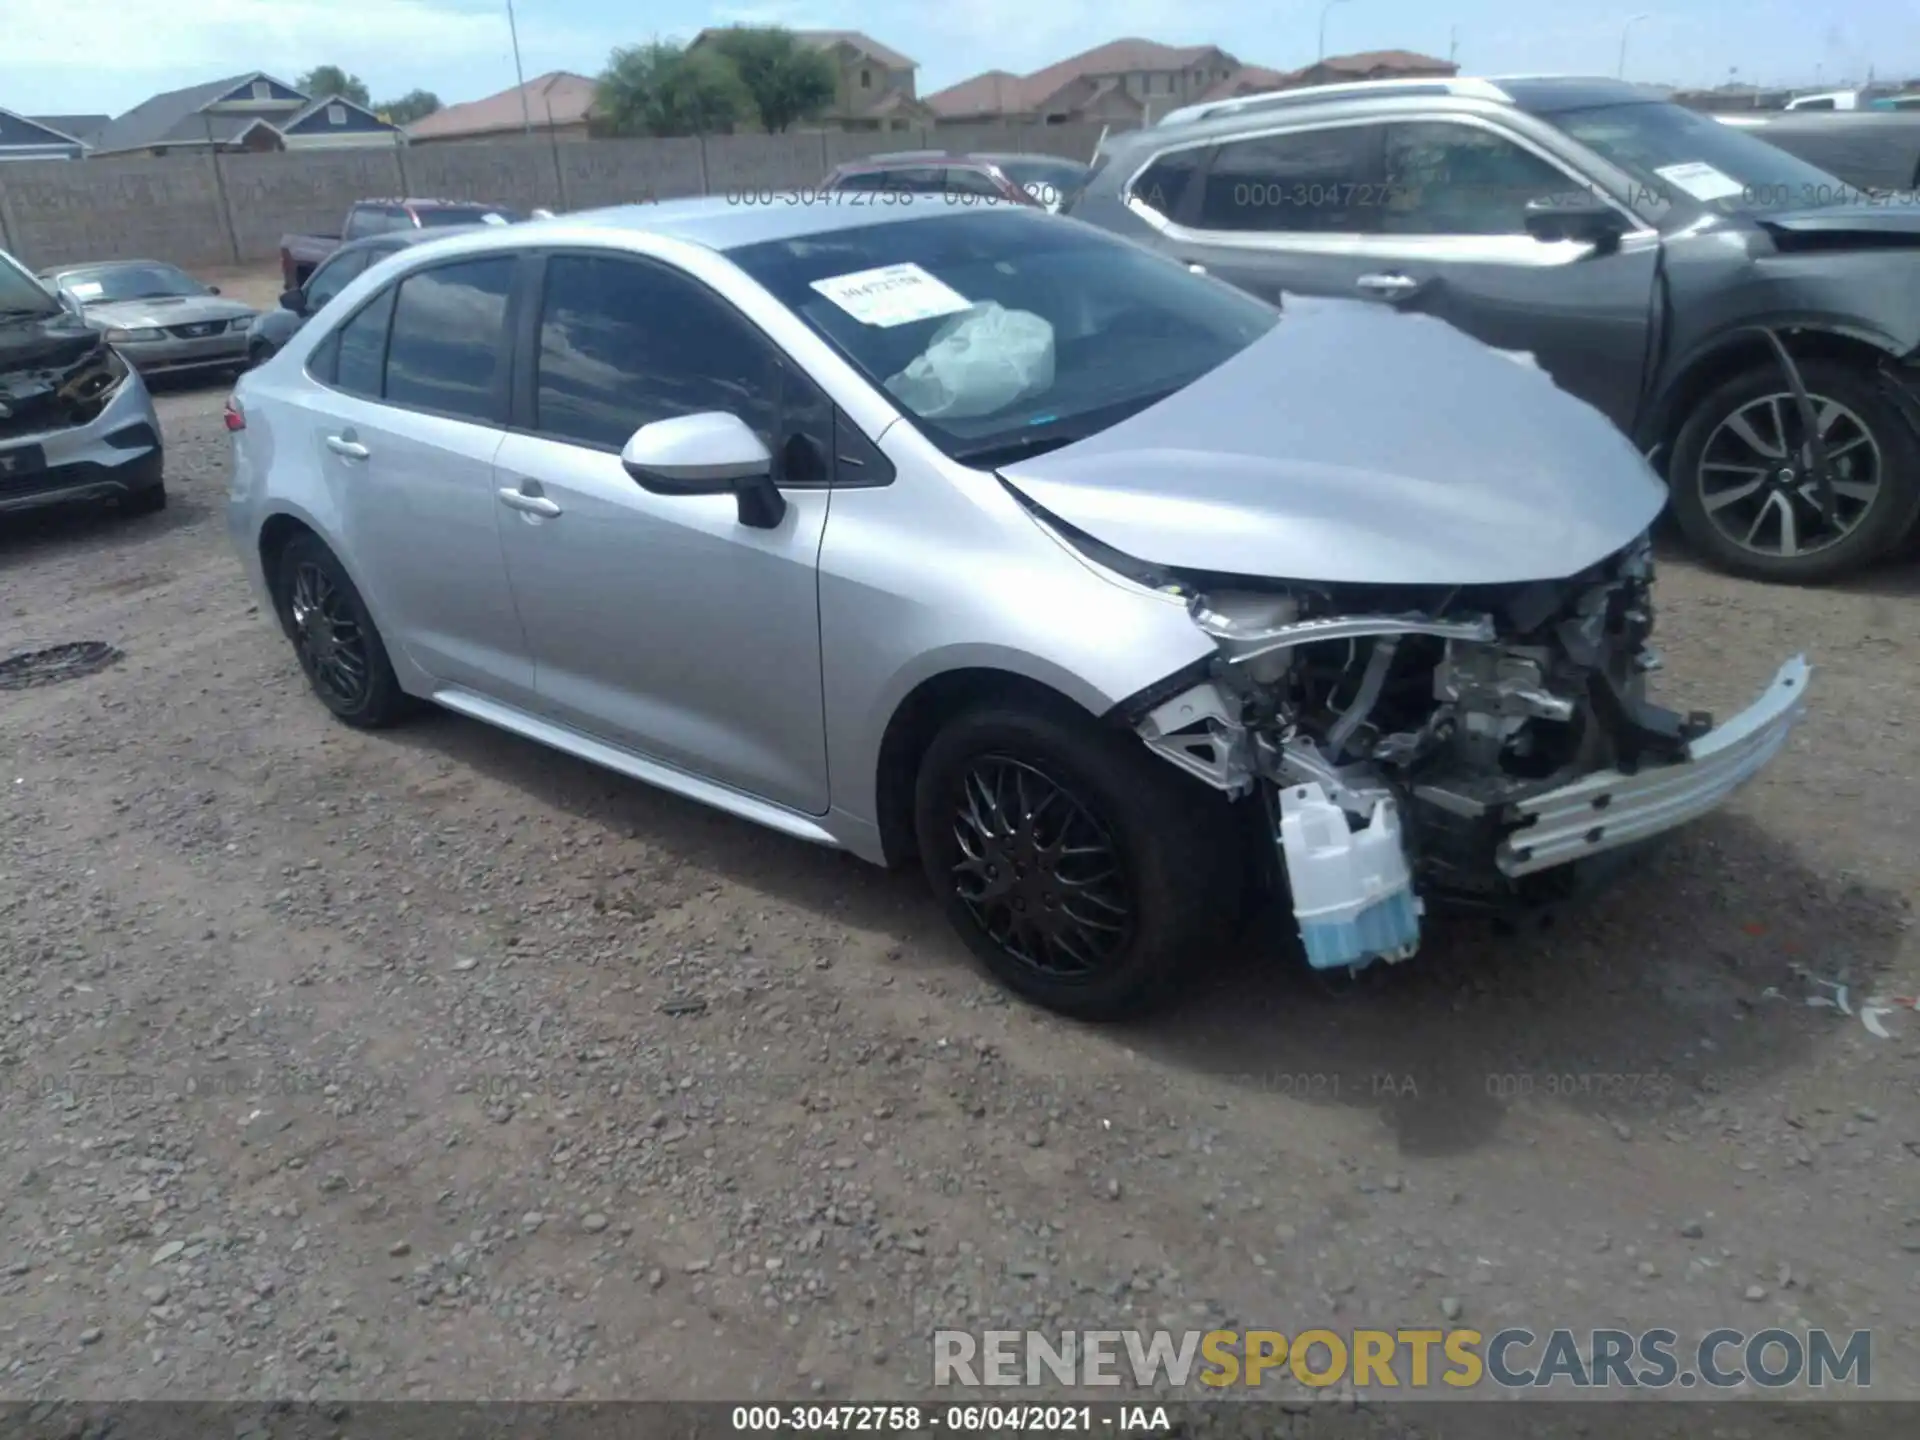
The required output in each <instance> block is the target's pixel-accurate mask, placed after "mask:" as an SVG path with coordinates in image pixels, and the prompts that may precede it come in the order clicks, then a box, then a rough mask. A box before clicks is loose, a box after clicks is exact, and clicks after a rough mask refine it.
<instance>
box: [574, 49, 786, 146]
mask: <svg viewBox="0 0 1920 1440" xmlns="http://www.w3.org/2000/svg"><path fill="white" fill-rule="evenodd" d="M594 109H595V111H596V112H597V114H598V118H599V120H600V123H601V124H603V125H604V126H606V128H607V129H608V130H610V131H611V132H612V133H614V134H615V135H656V136H667V135H703V134H706V133H708V132H710V131H715V130H726V129H727V128H729V127H730V126H731V125H733V124H734V122H735V121H737V120H739V119H740V118H741V117H742V116H743V115H747V114H750V113H752V110H753V100H752V97H751V96H749V95H748V94H747V91H746V87H745V86H744V85H742V84H741V83H740V76H739V75H738V73H737V72H735V70H734V68H733V66H732V64H731V63H730V62H729V61H728V60H727V59H726V58H725V57H724V56H722V55H720V54H718V53H716V52H713V51H709V50H706V49H704V48H702V49H699V50H689V49H687V48H686V47H685V46H684V45H677V44H674V43H673V42H672V41H664V40H655V41H652V42H650V43H648V44H645V45H628V46H623V47H622V48H620V49H618V50H615V51H614V52H613V54H612V55H611V56H610V57H609V59H608V61H607V68H606V70H605V71H603V72H602V73H601V76H600V80H599V84H598V87H597V88H596V91H595V94H594Z"/></svg>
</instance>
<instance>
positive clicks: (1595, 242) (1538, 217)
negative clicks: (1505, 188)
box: [1526, 191, 1627, 250]
mask: <svg viewBox="0 0 1920 1440" xmlns="http://www.w3.org/2000/svg"><path fill="white" fill-rule="evenodd" d="M1526 226H1527V233H1528V234H1529V235H1531V236H1532V237H1533V238H1534V239H1536V240H1541V241H1553V240H1578V241H1580V242H1582V243H1583V244H1587V245H1591V246H1593V247H1594V248H1595V249H1597V250H1611V249H1612V248H1613V247H1614V246H1616V245H1618V244H1619V243H1620V237H1621V236H1622V235H1624V234H1626V232H1627V220H1626V217H1625V216H1623V215H1622V214H1621V213H1620V212H1619V211H1618V210H1616V209H1614V208H1613V206H1611V205H1609V204H1608V203H1607V202H1606V201H1604V200H1602V199H1601V198H1600V197H1599V196H1598V195H1593V194H1589V193H1587V192H1585V191H1575V192H1573V193H1571V194H1567V195H1543V196H1541V197H1540V198H1539V199H1537V200H1529V201H1528V202H1527V208H1526Z"/></svg>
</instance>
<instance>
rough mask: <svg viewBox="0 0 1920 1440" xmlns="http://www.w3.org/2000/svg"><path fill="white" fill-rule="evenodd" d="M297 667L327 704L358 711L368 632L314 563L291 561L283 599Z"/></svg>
mask: <svg viewBox="0 0 1920 1440" xmlns="http://www.w3.org/2000/svg"><path fill="white" fill-rule="evenodd" d="M287 605H288V608H289V609H290V610H291V612H292V614H293V648H294V652H295V653H296V654H297V655H299V657H300V668H301V669H303V670H305V671H306V672H307V678H308V679H309V680H311V681H312V682H313V686H314V688H315V689H316V690H318V691H319V692H320V694H321V697H322V698H323V699H325V700H326V701H327V703H328V706H329V708H344V709H348V710H355V709H358V708H359V707H360V706H361V705H362V704H364V703H365V701H366V698H367V691H368V688H369V686H370V684H371V678H372V677H371V675H370V671H369V660H368V655H367V636H366V632H365V631H364V630H363V629H361V626H360V620H359V617H358V616H357V615H356V614H355V613H354V607H352V606H350V605H349V604H348V603H347V602H346V598H345V596H344V594H343V593H342V592H341V590H340V589H339V588H338V587H337V586H335V585H334V583H333V579H332V577H331V576H329V575H328V574H327V573H326V572H325V571H324V570H322V569H321V567H320V565H319V564H318V563H317V562H315V561H311V560H309V561H306V562H304V563H302V564H299V565H296V566H295V567H294V570H293V590H292V593H291V594H290V595H289V596H288V597H287Z"/></svg>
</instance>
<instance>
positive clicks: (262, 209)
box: [0, 125, 1101, 270]
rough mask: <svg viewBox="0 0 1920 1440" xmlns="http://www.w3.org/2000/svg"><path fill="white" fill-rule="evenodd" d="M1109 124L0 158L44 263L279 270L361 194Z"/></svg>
mask: <svg viewBox="0 0 1920 1440" xmlns="http://www.w3.org/2000/svg"><path fill="white" fill-rule="evenodd" d="M1100 128H1101V127H1099V126H1098V125H1052V126H1044V127H1040V126H1007V127H993V126H979V127H974V126H966V127H953V128H942V129H937V130H894V131H886V132H868V133H843V132H839V131H794V132H790V133H788V134H784V135H715V136H707V137H703V138H698V139H684V140H594V141H590V142H587V143H584V144H573V143H560V144H556V143H554V141H553V140H551V139H549V138H547V137H531V138H530V137H525V136H518V135H516V136H512V137H508V138H504V139H497V140H489V141H476V142H472V143H467V144H438V145H415V146H409V147H406V148H405V149H401V150H384V149H380V150H373V149H369V150H344V151H342V150H329V151H318V152H315V151H306V152H292V153H286V154H262V155H223V156H221V157H219V159H218V160H217V161H216V160H215V159H213V158H212V157H209V156H162V157H158V158H146V159H122V160H77V161H76V160H66V161H62V160H44V161H32V162H12V163H8V164H6V165H0V248H4V249H6V250H7V251H9V252H10V253H12V254H13V255H15V256H16V257H18V258H19V259H20V260H22V261H24V262H25V263H26V264H27V265H29V266H32V267H34V268H36V269H37V268H41V267H44V266H48V265H58V264H65V263H67V262H70V261H78V260H113V259H132V258H144V259H153V260H169V261H172V262H173V263H175V264H177V265H182V266H185V267H187V268H189V269H203V270H204V269H222V268H228V267H232V266H235V265H255V264H260V263H263V262H268V261H271V260H273V259H274V258H275V256H276V255H277V254H278V253H279V244H280V237H281V236H282V235H283V234H286V233H288V232H298V233H317V234H328V233H332V232H335V231H337V230H338V229H339V226H340V222H341V220H342V218H343V217H344V216H345V215H346V212H347V209H348V207H349V206H351V205H352V204H353V202H354V201H356V200H360V199H365V198H369V197H378V196H389V195H414V196H436V197H443V198H448V199H474V200H490V201H494V202H496V203H498V204H501V205H510V206H516V207H519V208H521V209H532V208H534V207H536V206H545V207H546V208H548V209H552V210H585V209H592V208H594V207H596V206H601V205H618V204H626V203H636V202H645V201H649V200H669V199H674V198H677V197H680V196H687V195H703V194H704V195H733V196H736V197H742V198H746V197H751V196H753V195H754V194H757V193H763V192H767V191H772V190H778V189H793V188H805V187H808V186H812V185H815V184H817V183H818V182H819V181H820V180H821V179H823V178H824V177H825V176H826V174H827V172H828V171H829V170H831V169H833V167H834V166H836V165H839V164H842V163H844V162H846V161H848V160H855V159H859V158H860V157H861V156H863V155H871V154H876V153H880V152H883V151H890V150H920V149H945V150H987V151H994V150H1002V151H1023V152H1036V153H1043V154H1050V155H1065V156H1069V157H1072V158H1074V159H1080V160H1085V159H1089V158H1091V156H1092V154H1093V149H1094V145H1095V144H1096V142H1097V141H1098V139H1099V136H1100Z"/></svg>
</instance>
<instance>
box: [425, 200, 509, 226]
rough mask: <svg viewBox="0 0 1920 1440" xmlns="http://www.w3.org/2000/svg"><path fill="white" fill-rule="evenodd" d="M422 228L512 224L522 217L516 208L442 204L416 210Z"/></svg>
mask: <svg viewBox="0 0 1920 1440" xmlns="http://www.w3.org/2000/svg"><path fill="white" fill-rule="evenodd" d="M414 213H415V214H417V215H418V216H419V217H420V228H421V229H422V230H442V229H445V228H446V227H447V226H449V225H514V224H518V223H519V222H520V220H522V219H523V218H524V217H523V216H522V215H521V214H520V212H519V211H517V210H503V209H502V208H500V207H499V206H498V205H443V206H440V207H438V208H436V209H432V210H417V211H415V212H414Z"/></svg>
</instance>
